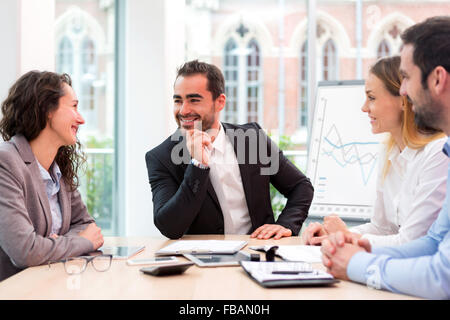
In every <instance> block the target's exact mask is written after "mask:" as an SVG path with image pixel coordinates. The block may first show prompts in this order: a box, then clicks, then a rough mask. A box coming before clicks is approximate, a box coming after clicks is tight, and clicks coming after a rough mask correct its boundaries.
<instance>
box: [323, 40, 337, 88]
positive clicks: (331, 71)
mask: <svg viewBox="0 0 450 320" xmlns="http://www.w3.org/2000/svg"><path fill="white" fill-rule="evenodd" d="M337 63H338V61H337V52H336V45H335V44H334V41H333V40H332V39H328V41H327V42H325V45H324V46H323V54H322V79H323V80H337V79H338V76H337V69H338V68H337Z"/></svg>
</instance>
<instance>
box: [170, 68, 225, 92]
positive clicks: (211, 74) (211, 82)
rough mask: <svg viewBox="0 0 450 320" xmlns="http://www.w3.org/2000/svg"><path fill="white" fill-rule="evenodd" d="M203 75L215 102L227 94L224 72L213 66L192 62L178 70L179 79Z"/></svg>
mask: <svg viewBox="0 0 450 320" xmlns="http://www.w3.org/2000/svg"><path fill="white" fill-rule="evenodd" d="M195 74H203V75H205V76H206V78H207V79H208V87H207V88H208V91H210V92H211V93H212V97H213V100H216V99H217V98H218V97H219V96H220V95H221V94H223V93H225V79H224V77H223V74H222V71H220V69H219V68H217V67H216V66H215V65H213V64H209V63H206V62H200V61H198V60H192V61H189V62H186V63H185V64H183V65H182V66H181V67H180V68H178V69H177V79H178V77H186V76H192V75H195Z"/></svg>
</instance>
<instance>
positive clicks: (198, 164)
mask: <svg viewBox="0 0 450 320" xmlns="http://www.w3.org/2000/svg"><path fill="white" fill-rule="evenodd" d="M191 163H192V164H193V165H194V166H196V167H197V168H200V169H209V166H207V165H204V164H203V163H201V162H200V161H198V160H197V159H194V158H192V159H191Z"/></svg>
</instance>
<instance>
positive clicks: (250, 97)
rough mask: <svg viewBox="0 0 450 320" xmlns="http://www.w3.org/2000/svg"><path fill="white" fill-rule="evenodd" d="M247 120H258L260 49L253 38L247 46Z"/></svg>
mask: <svg viewBox="0 0 450 320" xmlns="http://www.w3.org/2000/svg"><path fill="white" fill-rule="evenodd" d="M247 48H248V49H249V54H248V55H247V121H248V122H257V121H258V104H259V94H260V79H259V78H260V67H261V63H260V59H261V57H260V50H259V46H258V43H257V42H256V40H255V39H253V40H251V41H250V42H249V44H248V46H247Z"/></svg>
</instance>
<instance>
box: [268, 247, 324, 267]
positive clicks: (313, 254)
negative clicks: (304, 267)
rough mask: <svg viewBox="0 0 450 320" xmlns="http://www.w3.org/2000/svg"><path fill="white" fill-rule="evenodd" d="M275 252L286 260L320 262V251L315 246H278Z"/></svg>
mask: <svg viewBox="0 0 450 320" xmlns="http://www.w3.org/2000/svg"><path fill="white" fill-rule="evenodd" d="M276 254H277V255H278V256H280V257H281V258H282V259H284V260H287V261H304V262H310V263H320V262H322V252H321V251H320V247H317V246H301V245H300V246H279V247H278V249H277V251H276Z"/></svg>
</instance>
